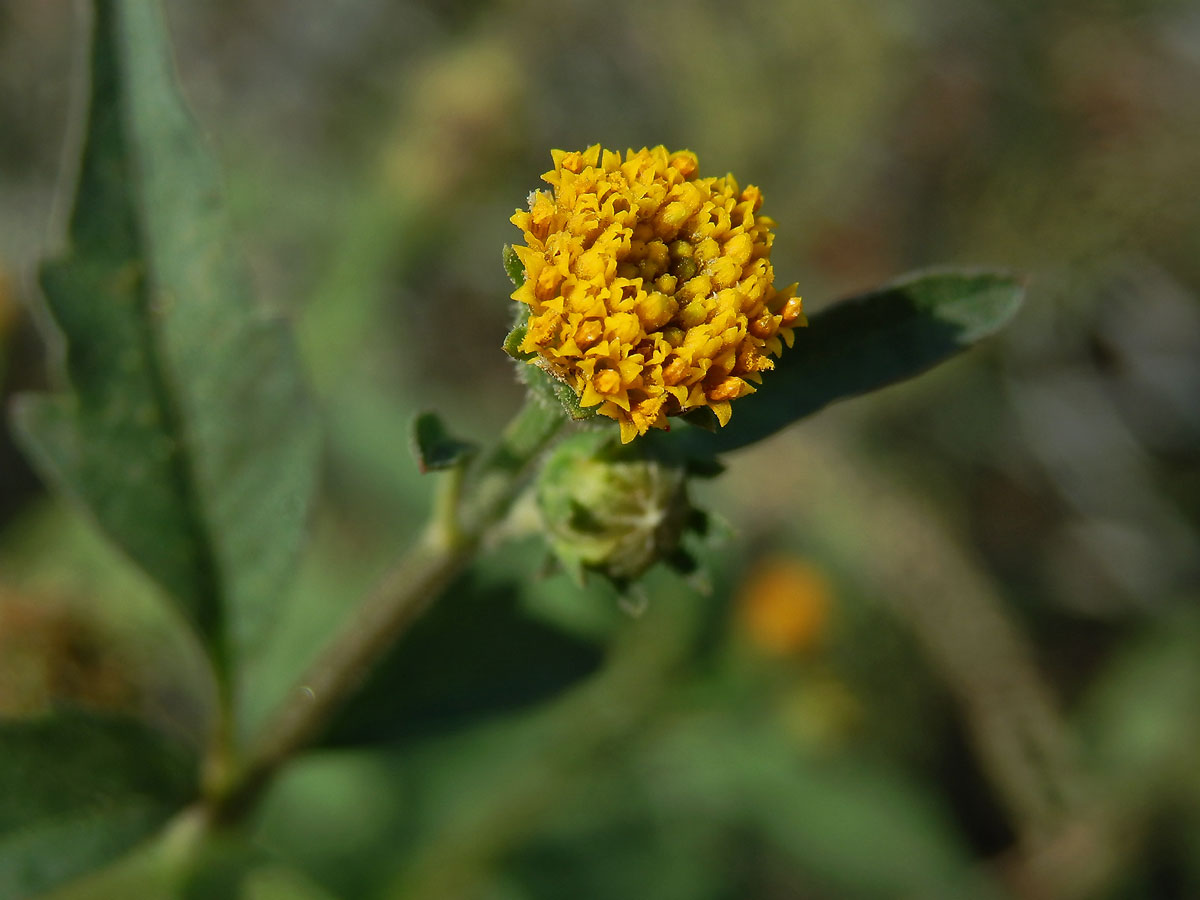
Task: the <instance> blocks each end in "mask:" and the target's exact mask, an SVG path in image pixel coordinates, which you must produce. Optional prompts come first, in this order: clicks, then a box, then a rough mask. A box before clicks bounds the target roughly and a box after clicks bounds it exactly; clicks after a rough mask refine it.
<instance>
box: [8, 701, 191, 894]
mask: <svg viewBox="0 0 1200 900" xmlns="http://www.w3.org/2000/svg"><path fill="white" fill-rule="evenodd" d="M196 771H197V765H196V760H195V758H194V756H193V755H192V754H191V753H189V752H186V751H184V750H183V749H182V748H180V747H178V746H176V745H174V744H172V743H171V742H169V741H168V740H167V739H166V738H164V737H163V736H161V735H159V734H156V733H155V732H153V731H151V730H150V729H149V728H147V727H146V726H145V725H143V724H141V723H138V722H135V721H133V720H130V719H118V718H112V717H100V716H92V715H85V714H82V713H61V714H58V715H54V716H52V717H47V718H37V719H16V720H0V897H6V898H13V900H16V898H21V897H29V896H33V895H36V894H39V893H41V892H43V891H46V890H49V889H50V888H52V887H54V886H56V885H58V884H61V883H63V882H65V881H67V880H68V879H71V878H74V877H76V876H78V875H80V874H82V873H84V872H88V871H90V870H92V869H94V868H96V867H98V866H100V865H102V864H104V863H106V862H108V861H110V860H112V859H115V858H116V857H117V856H119V855H121V854H122V853H124V852H125V851H126V850H128V849H129V848H130V847H132V846H133V845H134V844H135V843H137V842H138V841H139V840H141V839H142V838H144V837H145V836H146V835H148V834H150V833H151V832H153V831H154V830H155V829H157V828H158V827H159V826H160V825H161V824H162V823H163V822H164V821H166V819H167V818H168V817H170V816H171V815H172V814H173V813H174V812H176V811H177V810H178V809H180V808H181V807H182V806H183V805H184V804H185V803H186V802H187V801H188V800H190V799H191V798H192V797H194V796H195V793H196V778H195V773H196Z"/></svg>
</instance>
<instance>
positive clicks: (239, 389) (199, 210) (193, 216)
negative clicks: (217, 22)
mask: <svg viewBox="0 0 1200 900" xmlns="http://www.w3.org/2000/svg"><path fill="white" fill-rule="evenodd" d="M91 75H92V84H91V103H90V114H89V121H88V126H87V132H86V138H85V145H84V152H83V163H82V169H81V173H80V176H79V183H78V187H77V192H76V197H75V205H74V210H73V214H72V217H71V222H70V229H69V242H68V243H69V248H68V250H67V252H66V254H65V255H64V256H63V257H62V258H61V259H58V260H56V261H54V262H52V263H49V264H47V265H46V266H45V267H44V269H43V271H42V286H43V289H44V291H45V294H46V299H47V301H48V303H49V307H50V310H51V312H52V314H53V316H54V320H55V321H56V323H57V324H58V326H59V328H60V329H61V331H62V334H63V337H64V338H65V345H66V363H67V376H68V380H69V385H70V392H69V393H67V394H64V395H60V396H53V397H46V396H40V397H25V398H22V402H21V403H20V404H19V405H18V406H17V408H16V409H15V414H16V419H17V424H18V426H19V429H20V432H21V433H22V435H23V442H24V444H25V447H26V448H27V450H28V451H29V453H30V454H31V456H32V458H33V459H34V461H35V462H36V463H38V464H39V465H40V467H41V469H42V470H43V472H44V473H45V474H46V475H47V476H48V477H49V478H50V479H51V480H52V481H53V482H55V483H56V484H57V485H58V486H59V487H60V488H61V489H62V490H64V491H65V492H67V493H68V494H70V495H72V496H73V497H74V498H75V499H76V500H78V501H79V502H81V503H82V504H83V505H84V506H85V507H86V508H87V509H88V510H89V511H90V512H91V514H92V515H93V517H94V518H95V520H96V521H97V523H98V524H99V525H100V527H101V528H102V529H103V530H104V531H105V532H106V533H107V534H108V535H109V537H110V538H112V540H114V541H115V542H116V543H117V544H118V545H119V546H120V547H122V548H123V549H124V550H125V552H126V553H128V554H129V556H130V557H132V558H133V559H134V560H135V561H136V562H137V563H138V564H139V565H141V566H142V567H143V568H144V569H145V570H146V571H147V572H148V573H149V574H150V575H151V576H152V577H153V578H154V579H155V580H156V581H157V582H159V584H161V585H162V586H163V587H164V588H165V589H166V590H167V591H168V592H169V593H170V594H171V595H172V596H173V597H175V599H176V600H178V602H179V603H180V605H181V606H182V607H183V609H184V610H185V612H186V613H187V615H188V616H189V618H190V619H191V620H192V621H193V622H194V623H195V624H196V626H197V627H198V628H199V630H200V631H201V633H202V634H203V635H204V637H205V638H206V640H207V645H208V647H209V649H210V652H211V653H212V654H213V656H214V657H215V658H216V659H217V661H218V663H223V662H224V660H225V658H226V656H227V655H228V654H229V653H230V651H231V649H232V648H234V647H237V646H239V645H245V644H246V643H248V642H249V641H250V640H251V638H252V637H253V636H254V635H255V634H256V633H257V632H258V631H260V630H261V626H262V624H263V620H264V618H265V617H266V615H267V613H268V612H269V611H270V609H271V608H272V606H273V604H275V603H277V602H278V601H279V599H280V595H281V593H282V591H283V590H284V588H285V586H286V583H287V580H288V578H289V576H290V573H291V571H292V568H293V562H294V558H295V556H296V553H297V551H298V549H299V545H300V541H301V537H302V534H303V530H304V523H305V518H306V514H307V508H308V504H309V500H310V497H311V494H312V491H313V486H314V480H315V471H316V461H317V455H318V449H319V434H318V428H317V423H316V417H315V412H314V409H313V406H312V403H311V401H310V398H309V395H308V391H307V387H306V384H305V382H304V379H303V377H302V374H301V372H300V369H299V365H298V362H297V358H296V353H295V350H294V347H293V342H292V338H291V335H290V333H289V331H288V329H287V328H286V327H285V326H284V324H283V323H281V322H279V321H274V320H271V319H269V318H268V317H266V316H265V315H264V314H262V313H261V312H260V311H259V310H258V309H257V308H256V306H255V304H254V302H253V299H252V297H251V291H250V285H249V282H248V279H247V277H246V273H245V271H244V270H243V268H242V265H241V262H240V260H239V256H238V252H237V250H238V248H237V241H236V240H235V239H234V237H233V236H232V235H231V234H230V233H229V231H228V229H227V223H226V218H225V215H224V212H223V209H222V206H221V202H220V185H219V183H218V178H217V173H216V171H215V169H214V166H213V163H212V161H211V160H210V159H209V157H208V156H207V154H206V151H205V148H204V146H203V143H202V142H201V141H200V139H199V137H198V135H197V134H196V130H195V127H194V126H193V124H192V122H191V120H190V119H189V117H188V114H187V112H186V111H185V109H184V107H183V104H182V102H181V100H180V98H179V97H178V95H177V93H176V89H175V86H174V83H173V80H172V73H171V60H170V58H169V51H168V46H167V40H166V35H165V30H164V23H163V20H162V14H161V11H160V10H159V9H158V7H157V5H156V4H153V3H147V2H142V0H97V2H96V4H95V19H94V36H93V41H92V59H91Z"/></svg>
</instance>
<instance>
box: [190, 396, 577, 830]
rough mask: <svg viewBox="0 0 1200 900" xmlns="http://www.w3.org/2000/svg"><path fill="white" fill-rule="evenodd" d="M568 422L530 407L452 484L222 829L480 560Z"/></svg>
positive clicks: (223, 815) (338, 638)
mask: <svg viewBox="0 0 1200 900" xmlns="http://www.w3.org/2000/svg"><path fill="white" fill-rule="evenodd" d="M563 421H564V420H563V415H562V412H561V410H556V409H551V408H549V407H545V406H543V405H541V404H539V403H537V402H536V401H532V400H531V401H528V402H527V403H526V405H525V407H524V408H522V410H521V411H520V412H519V413H518V414H517V416H516V417H515V418H514V419H513V420H512V421H511V422H510V423H509V425H508V427H507V428H506V429H505V430H504V433H503V435H502V436H501V439H500V441H499V442H498V444H497V445H496V447H495V448H494V449H493V450H492V451H491V452H490V453H489V454H488V455H487V456H485V457H484V458H483V459H482V460H480V461H479V462H478V463H477V464H476V465H474V466H473V467H471V468H470V469H469V470H468V471H466V472H459V473H454V474H448V475H447V476H445V477H447V478H449V479H453V480H452V481H451V482H450V483H449V484H446V485H443V488H444V492H443V494H442V496H441V502H439V503H438V505H437V507H438V508H436V509H435V511H434V515H433V516H432V517H431V521H430V523H429V526H428V527H427V528H426V530H425V532H424V534H423V536H422V537H421V538H420V539H419V540H418V542H417V543H416V544H415V545H414V546H413V547H412V548H411V549H409V551H408V552H407V553H405V554H404V556H403V557H402V558H401V559H400V560H399V561H398V562H397V564H396V565H395V566H394V567H393V568H392V569H391V570H390V571H389V572H388V573H387V574H386V575H385V576H384V577H383V579H382V580H381V581H380V583H379V585H378V586H377V587H376V588H375V590H374V591H372V592H371V593H370V594H369V595H368V596H367V597H366V598H365V600H364V601H363V602H362V604H361V605H360V606H359V607H358V608H357V610H355V612H353V613H352V614H351V615H350V616H349V618H348V619H347V621H346V624H345V625H344V626H343V628H342V630H341V631H340V632H338V633H337V634H336V635H335V636H334V637H333V638H332V639H331V640H330V642H329V644H328V645H327V646H326V647H325V648H324V650H322V651H321V652H320V654H319V655H318V656H317V658H316V661H315V662H314V663H313V664H312V665H311V666H310V667H309V668H308V670H307V671H306V672H305V673H304V675H303V677H301V678H300V680H299V681H298V682H297V683H296V684H295V685H294V686H293V687H292V689H291V690H290V691H289V692H288V694H287V696H286V698H285V699H284V701H283V702H282V703H281V704H280V706H279V708H278V709H277V710H276V711H275V713H274V715H273V716H271V717H270V718H269V719H268V723H267V725H266V727H264V728H263V730H262V732H261V734H260V736H259V738H258V740H257V742H255V743H253V744H252V745H251V748H250V750H249V753H248V754H247V756H246V759H245V762H244V764H243V765H242V766H241V768H240V769H239V770H238V772H237V774H236V775H235V776H234V777H233V778H232V779H230V780H229V782H228V783H227V785H226V786H225V787H224V788H223V789H221V790H219V791H217V792H215V794H214V795H213V796H211V798H210V801H209V803H210V806H211V807H212V809H213V812H214V816H213V818H214V821H218V822H222V823H229V822H233V821H236V820H238V819H239V818H241V817H242V816H243V815H244V814H245V813H246V812H247V811H248V810H249V809H250V808H252V806H253V804H254V801H255V800H256V799H257V798H258V797H259V795H260V794H261V792H262V790H263V788H265V787H266V786H267V784H268V783H269V782H270V780H271V779H272V777H273V776H274V775H275V773H276V772H277V771H278V770H279V768H280V767H281V766H282V765H283V763H284V762H286V761H287V760H288V759H289V758H290V757H291V756H292V755H294V754H295V753H296V752H297V751H298V750H301V749H303V748H304V747H305V746H306V745H307V744H309V743H310V742H311V741H312V740H314V739H315V738H317V737H319V736H320V734H321V732H322V731H323V730H324V728H325V727H326V726H327V725H328V724H329V722H330V721H331V720H332V718H333V717H334V716H335V714H336V713H337V711H338V710H339V709H340V708H341V706H342V704H343V703H344V702H345V701H346V700H347V699H348V698H349V697H350V696H351V695H352V694H353V693H354V691H355V690H357V689H358V688H359V686H360V685H361V684H362V682H363V679H364V678H365V677H366V675H367V674H368V672H369V671H370V669H371V668H372V667H373V666H374V665H375V664H376V663H377V662H378V661H379V659H380V658H381V657H382V656H383V655H384V653H385V652H386V651H387V650H388V648H390V647H391V646H393V645H394V644H395V642H396V641H397V640H398V639H399V638H400V637H401V636H402V635H403V634H404V633H405V632H406V631H408V629H409V627H410V626H411V625H412V623H413V622H414V621H416V620H417V619H418V618H419V617H420V616H421V614H422V613H424V612H425V611H426V610H427V609H428V608H429V606H430V605H431V604H432V603H433V602H434V601H435V600H436V599H437V598H438V596H439V595H440V594H441V593H442V591H443V590H444V589H445V588H446V586H447V585H448V584H449V583H450V582H451V581H452V580H453V578H454V576H455V575H456V574H458V572H459V571H461V570H462V568H463V567H464V566H465V565H466V564H467V563H468V562H469V561H470V560H471V558H472V557H473V556H474V555H475V552H476V550H477V549H478V548H479V546H480V544H481V542H482V541H483V539H484V538H485V537H486V535H487V533H488V532H489V531H490V529H491V528H492V527H493V526H495V525H496V524H497V523H498V522H499V521H500V520H501V519H502V518H503V516H504V514H505V513H506V512H507V511H508V509H509V507H510V506H511V505H512V502H513V500H514V499H515V497H516V496H517V493H518V491H519V490H520V488H521V486H522V484H523V480H524V475H525V474H526V472H527V470H528V469H529V466H530V464H531V463H532V462H533V460H534V459H535V458H536V457H537V456H538V454H539V453H540V452H541V451H542V450H543V449H544V448H545V447H546V446H547V445H548V444H549V442H550V441H551V439H552V438H553V437H554V436H555V434H556V433H557V432H558V431H559V429H560V428H561V426H562V424H563ZM446 502H453V503H454V505H455V507H456V509H455V510H448V509H447V508H446V505H445V504H446ZM448 521H449V522H453V523H454V525H453V527H447V522H448Z"/></svg>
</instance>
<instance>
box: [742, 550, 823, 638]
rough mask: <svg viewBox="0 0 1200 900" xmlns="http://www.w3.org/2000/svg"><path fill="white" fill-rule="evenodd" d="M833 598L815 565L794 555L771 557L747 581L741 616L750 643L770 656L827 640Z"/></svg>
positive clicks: (743, 590)
mask: <svg viewBox="0 0 1200 900" xmlns="http://www.w3.org/2000/svg"><path fill="white" fill-rule="evenodd" d="M832 599H833V598H832V588H831V587H830V584H829V580H828V578H826V577H825V574H824V573H823V572H822V571H821V570H820V569H818V568H817V567H816V566H813V565H812V564H810V563H807V562H804V561H802V560H798V559H793V558H791V557H770V558H768V559H765V560H763V561H762V562H760V563H758V565H756V566H755V567H754V569H753V570H752V571H751V572H750V574H749V575H748V576H747V578H746V580H745V581H744V582H743V584H742V587H741V590H740V591H739V592H738V602H737V611H738V618H739V619H740V620H741V625H742V628H743V630H744V631H745V632H746V634H747V636H748V637H749V638H750V640H751V641H752V642H753V643H754V645H755V646H756V647H758V648H759V649H761V650H763V651H765V652H766V653H768V654H771V655H777V656H786V655H790V654H793V653H803V652H805V651H807V650H811V649H812V648H813V647H815V646H816V645H817V644H818V643H819V642H820V640H821V638H822V637H823V636H824V634H825V631H826V628H827V626H828V622H829V608H830V606H831V605H832Z"/></svg>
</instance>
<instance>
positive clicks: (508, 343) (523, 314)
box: [504, 303, 537, 362]
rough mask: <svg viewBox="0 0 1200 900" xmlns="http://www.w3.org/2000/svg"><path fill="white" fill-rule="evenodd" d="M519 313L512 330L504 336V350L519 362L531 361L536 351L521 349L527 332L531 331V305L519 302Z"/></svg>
mask: <svg viewBox="0 0 1200 900" xmlns="http://www.w3.org/2000/svg"><path fill="white" fill-rule="evenodd" d="M517 306H518V307H519V308H518V309H517V315H516V318H515V319H514V321H513V327H512V330H511V331H510V332H509V333H508V334H507V335H506V336H505V338H504V352H505V353H507V354H508V355H509V356H511V357H512V358H513V359H515V360H517V361H518V362H529V361H530V360H531V359H533V358H534V357H535V356H537V354H536V353H527V352H525V351H524V350H522V349H521V344H523V343H524V342H525V334H526V332H527V331H529V307H528V306H526V305H525V304H524V303H518V304H517Z"/></svg>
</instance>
